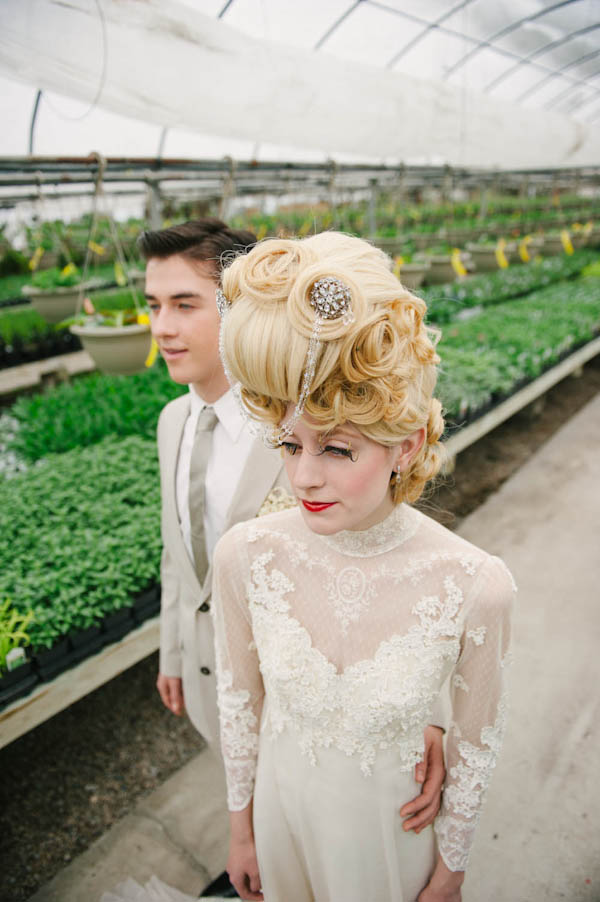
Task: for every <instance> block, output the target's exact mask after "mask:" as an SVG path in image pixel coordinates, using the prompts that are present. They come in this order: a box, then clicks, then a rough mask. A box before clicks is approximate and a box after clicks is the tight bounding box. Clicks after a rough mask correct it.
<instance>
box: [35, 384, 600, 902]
mask: <svg viewBox="0 0 600 902" xmlns="http://www.w3.org/2000/svg"><path fill="white" fill-rule="evenodd" d="M459 532H460V533H461V534H462V535H463V536H465V537H466V538H468V539H470V540H471V541H473V542H475V543H476V544H478V545H481V546H482V547H483V548H486V549H487V550H488V551H490V552H492V553H495V554H498V555H500V556H501V557H502V558H503V559H504V560H505V561H506V563H507V564H508V566H509V567H510V569H511V571H512V573H513V575H514V577H515V580H516V582H517V585H518V587H519V596H518V600H517V608H516V613H515V629H514V633H515V638H514V643H513V653H514V665H513V669H512V673H511V688H512V693H511V699H512V701H511V714H510V719H509V727H508V733H507V737H506V742H505V746H504V749H503V753H502V757H501V760H500V763H499V766H498V768H497V770H496V774H495V776H494V780H493V782H492V786H491V789H490V792H489V797H488V801H487V805H486V808H485V810H484V813H483V817H482V820H481V824H480V828H479V831H478V834H477V838H476V841H475V845H474V848H473V852H472V857H471V863H470V866H469V869H468V871H467V878H466V881H465V885H464V890H463V902H537V900H539V899H544V902H559V900H567V902H598V900H600V780H598V777H597V760H598V749H599V748H600V699H599V695H598V685H600V666H599V660H600V655H599V653H598V650H599V648H600V604H599V602H600V590H599V588H598V586H599V584H600V397H597V398H596V399H594V400H593V401H592V402H590V403H589V404H588V405H587V406H586V407H585V408H583V409H582V410H581V411H580V412H579V413H578V414H577V415H576V416H575V417H573V418H572V419H571V420H570V421H569V422H568V423H567V424H566V425H565V426H564V427H563V428H562V429H561V430H560V431H559V432H558V433H556V434H555V436H554V437H553V438H552V439H551V440H550V441H549V442H548V443H547V444H546V445H544V446H543V447H541V448H540V450H539V452H538V453H537V454H536V455H534V457H533V458H532V459H531V460H530V461H529V462H528V463H527V464H526V465H525V466H524V467H522V469H520V470H519V471H518V472H517V473H516V474H515V475H514V476H513V477H512V478H511V479H509V480H508V481H507V482H506V483H505V484H504V486H503V487H502V488H501V490H500V491H499V492H497V493H496V494H495V495H494V496H492V497H491V498H490V499H489V500H488V501H487V502H486V503H485V504H484V505H483V506H482V507H480V508H479V509H478V510H477V511H476V512H475V513H474V514H472V515H471V516H470V517H468V518H467V519H466V520H465V521H464V522H463V523H462V525H461V528H460V529H459ZM226 836H227V815H226V812H225V804H224V786H223V780H222V776H221V772H220V768H219V766H218V765H217V762H216V761H215V760H214V758H213V757H212V755H211V753H210V752H209V751H208V750H205V751H203V752H201V753H200V755H198V757H197V758H196V759H194V760H193V761H192V762H190V763H189V764H188V765H187V766H186V767H184V768H182V770H181V771H179V772H178V773H176V774H175V775H174V776H172V777H171V778H170V779H169V780H168V781H167V782H166V783H165V784H164V785H163V786H162V787H161V788H160V789H159V790H157V791H156V792H154V793H153V794H152V795H151V796H149V797H148V798H146V799H145V800H144V801H143V802H142V803H141V804H140V805H139V806H138V807H137V808H136V809H135V810H134V811H133V812H132V813H131V814H130V815H128V816H127V817H126V818H124V819H123V820H122V821H121V822H120V823H119V824H117V825H116V826H115V827H113V828H112V829H111V830H110V831H109V832H108V833H107V834H106V835H105V836H103V837H102V838H101V839H100V840H98V841H97V842H96V843H95V844H94V845H93V846H92V847H91V848H90V849H88V851H87V852H85V853H84V854H83V855H81V856H79V858H77V859H76V860H75V861H73V862H72V863H71V864H70V865H69V866H68V867H66V868H65V869H64V870H63V871H61V872H60V873H59V874H58V875H57V876H56V877H55V878H54V879H53V880H52V881H51V882H50V883H49V884H48V885H47V886H44V887H43V888H42V889H40V890H39V891H38V892H37V893H36V894H35V895H34V896H33V897H32V898H31V900H30V902H98V900H99V899H100V896H101V895H102V892H104V891H107V890H110V889H112V888H114V887H115V885H116V884H118V883H119V881H121V880H123V879H124V878H126V877H127V876H132V877H134V878H135V879H137V880H138V881H139V882H141V883H143V882H145V881H146V880H148V879H149V878H150V877H151V876H152V874H158V875H159V876H160V877H161V879H162V880H164V881H165V882H166V883H169V884H171V885H173V886H176V887H177V888H178V889H180V890H181V891H183V892H187V893H190V894H193V893H198V892H200V891H201V889H202V887H203V886H205V885H206V883H207V882H208V881H209V880H210V879H212V878H213V877H215V876H216V875H217V874H218V873H219V872H220V871H221V870H222V869H223V866H224V862H225V858H226ZM289 902H293V900H289ZM340 902H341V900H340ZM374 902H385V900H374Z"/></svg>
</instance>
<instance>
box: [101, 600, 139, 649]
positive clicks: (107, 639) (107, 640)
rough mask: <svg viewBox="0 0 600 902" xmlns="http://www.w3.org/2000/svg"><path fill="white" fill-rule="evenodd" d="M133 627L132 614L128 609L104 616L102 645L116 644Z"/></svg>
mask: <svg viewBox="0 0 600 902" xmlns="http://www.w3.org/2000/svg"><path fill="white" fill-rule="evenodd" d="M134 625H135V623H134V620H133V612H132V609H131V608H130V607H127V608H120V609H119V610H118V611H112V612H111V613H110V614H105V615H104V619H103V621H102V638H103V642H104V645H110V644H111V642H118V641H119V639H122V638H123V636H126V635H127V633H128V632H130V631H131V630H132V629H133V627H134Z"/></svg>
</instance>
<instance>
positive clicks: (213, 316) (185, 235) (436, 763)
mask: <svg viewBox="0 0 600 902" xmlns="http://www.w3.org/2000/svg"><path fill="white" fill-rule="evenodd" d="M255 242H256V237H255V236H254V235H253V234H252V233H251V232H246V231H242V230H235V229H230V228H228V226H227V225H226V224H225V223H224V222H221V221H219V220H217V219H202V220H196V221H191V222H185V223H182V224H180V225H176V226H172V227H171V228H168V229H163V230H160V231H146V232H143V233H142V235H141V236H140V238H139V242H138V243H139V247H140V250H141V252H142V255H143V257H144V258H145V260H146V299H147V302H148V305H149V307H150V322H151V327H152V334H153V336H154V338H155V340H156V342H157V344H158V346H159V348H160V351H161V354H162V356H163V357H164V359H165V362H166V364H167V367H168V369H169V374H170V375H171V377H172V379H173V380H174V381H175V382H177V383H179V384H181V385H188V386H189V389H190V391H189V392H188V393H187V394H185V395H183V396H181V397H179V398H177V399H176V400H174V401H171V402H170V403H169V404H167V405H166V407H165V408H164V409H163V411H162V413H161V415H160V418H159V422H158V453H159V460H160V473H161V490H162V538H163V555H162V563H161V583H162V598H161V615H160V653H159V674H158V679H157V688H158V691H159V693H160V697H161V699H162V701H163V703H164V704H165V705H166V707H167V708H169V710H170V711H172V712H173V713H174V714H177V715H181V714H182V713H183V711H184V710H185V711H186V712H187V714H188V716H189V718H190V720H191V721H192V723H193V724H194V726H195V727H196V729H197V730H198V731H199V733H200V734H201V735H202V736H203V737H204V739H205V740H206V741H207V742H208V744H209V745H210V746H211V747H212V748H213V749H214V750H216V751H218V750H219V730H218V715H217V701H216V685H215V667H214V648H213V628H212V621H211V617H210V613H209V612H210V605H211V577H212V573H211V558H212V552H213V549H214V546H215V544H216V542H217V540H218V539H219V538H220V536H221V535H222V534H223V533H224V532H225V531H226V530H227V529H229V527H230V526H233V525H234V524H235V523H238V522H241V521H243V520H248V519H251V518H253V517H255V516H256V515H257V514H258V513H259V511H261V509H262V510H263V511H268V510H276V509H278V508H280V507H282V506H289V505H292V504H295V502H294V499H293V498H292V497H291V495H290V494H289V483H288V481H287V478H286V476H285V471H284V467H283V461H282V459H281V456H280V455H279V454H277V453H276V452H274V451H272V450H268V449H267V448H265V446H264V445H263V443H262V441H261V440H260V439H258V438H254V437H253V436H252V435H251V434H250V432H249V431H248V428H247V425H246V423H245V420H244V418H243V416H242V414H241V412H240V411H239V410H238V407H237V403H236V401H235V399H234V397H233V396H232V393H231V391H230V390H229V384H228V382H227V378H226V376H225V373H224V371H223V367H222V365H221V361H220V358H219V349H218V333H219V316H218V311H217V306H216V298H215V292H216V289H217V287H218V286H219V281H220V276H221V270H222V268H223V266H224V265H225V264H226V263H227V262H228V261H229V260H230V259H231V258H232V256H234V255H236V254H239V253H244V252H245V251H247V250H248V249H249V248H250V247H251V246H252V245H253V244H254V243H255ZM425 740H426V750H425V761H424V762H423V763H422V764H420V765H418V766H417V775H416V776H417V779H418V782H422V783H423V786H422V791H421V795H419V796H418V797H417V798H416V799H414V800H413V801H412V802H410V803H409V804H408V805H405V806H404V808H403V809H402V811H401V814H402V816H403V817H407V818H408V817H409V815H410V818H409V819H408V820H406V821H405V822H404V824H403V827H404V829H405V830H406V829H414V830H415V831H416V832H419V831H420V829H422V828H423V827H424V826H425V824H426V823H430V822H431V820H432V819H433V816H434V815H435V814H436V813H437V810H438V808H439V800H440V792H441V787H442V783H443V780H444V775H445V774H444V763H443V752H442V739H441V730H439V729H437V728H436V727H428V728H427V730H426V732H425ZM228 884H229V881H228V880H227V879H226V875H221V877H220V878H217V881H214V882H213V883H212V884H211V885H210V886H209V887H207V888H206V889H205V891H204V893H203V895H207V896H208V895H221V896H228V895H232V896H235V895H236V893H235V891H234V890H233V888H231V891H228V889H227V886H228Z"/></svg>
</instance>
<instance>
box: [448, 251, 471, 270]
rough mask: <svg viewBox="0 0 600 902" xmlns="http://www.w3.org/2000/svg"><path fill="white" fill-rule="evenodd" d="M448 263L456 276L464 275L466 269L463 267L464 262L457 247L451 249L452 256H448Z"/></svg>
mask: <svg viewBox="0 0 600 902" xmlns="http://www.w3.org/2000/svg"><path fill="white" fill-rule="evenodd" d="M450 264H451V266H452V269H453V270H454V272H455V273H456V275H457V276H466V274H467V270H466V269H465V267H464V264H463V262H462V260H461V259H460V248H459V247H455V248H454V249H453V251H452V256H451V257H450Z"/></svg>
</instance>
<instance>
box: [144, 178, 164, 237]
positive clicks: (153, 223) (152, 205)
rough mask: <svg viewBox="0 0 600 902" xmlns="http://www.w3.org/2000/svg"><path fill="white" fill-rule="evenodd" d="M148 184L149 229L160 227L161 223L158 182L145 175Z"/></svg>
mask: <svg viewBox="0 0 600 902" xmlns="http://www.w3.org/2000/svg"><path fill="white" fill-rule="evenodd" d="M146 184H147V185H148V201H147V203H148V221H149V223H150V228H151V229H160V227H161V225H162V198H161V196H160V186H159V183H158V182H157V181H156V180H155V179H154V178H152V177H150V176H146Z"/></svg>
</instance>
